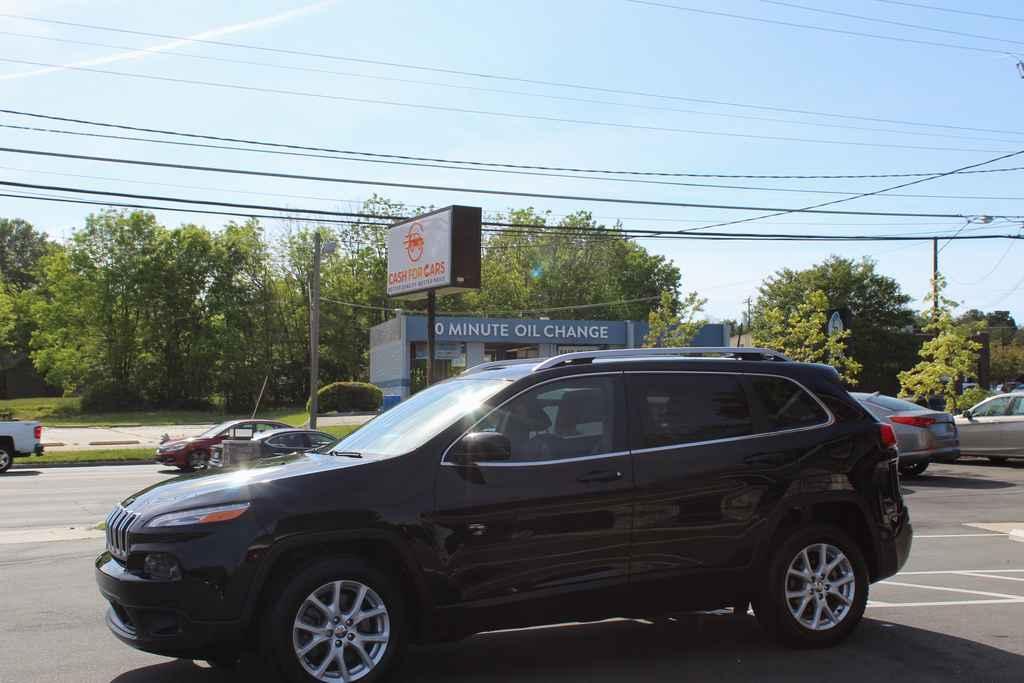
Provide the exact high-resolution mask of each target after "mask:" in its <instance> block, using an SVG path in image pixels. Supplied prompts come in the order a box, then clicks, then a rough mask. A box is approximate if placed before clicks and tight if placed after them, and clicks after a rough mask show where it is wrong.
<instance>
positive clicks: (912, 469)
mask: <svg viewBox="0 0 1024 683" xmlns="http://www.w3.org/2000/svg"><path fill="white" fill-rule="evenodd" d="M926 469H928V461H927V460H926V461H924V462H915V463H914V464H913V465H905V466H903V467H901V468H900V474H902V475H903V476H904V477H919V476H921V475H922V474H924V471H925V470H926Z"/></svg>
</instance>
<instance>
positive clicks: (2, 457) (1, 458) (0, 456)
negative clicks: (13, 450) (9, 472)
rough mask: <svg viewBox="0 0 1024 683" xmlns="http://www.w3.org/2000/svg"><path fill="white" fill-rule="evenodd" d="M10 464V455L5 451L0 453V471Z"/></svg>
mask: <svg viewBox="0 0 1024 683" xmlns="http://www.w3.org/2000/svg"><path fill="white" fill-rule="evenodd" d="M10 464H11V455H10V453H8V452H7V451H0V470H2V469H4V468H6V467H7V466H8V465H10Z"/></svg>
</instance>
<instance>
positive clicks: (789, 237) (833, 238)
mask: <svg viewBox="0 0 1024 683" xmlns="http://www.w3.org/2000/svg"><path fill="white" fill-rule="evenodd" d="M0 197H11V198H16V199H32V200H36V201H48V202H61V203H67V204H85V205H99V206H108V207H119V208H131V209H146V210H155V211H178V212H182V213H197V214H211V215H226V216H237V217H243V218H268V219H272V220H306V219H305V218H304V217H302V216H278V215H267V214H257V213H251V212H245V213H242V212H230V211H219V210H212V209H210V210H207V209H202V210H200V209H183V208H179V207H173V206H155V205H147V204H139V203H117V202H108V201H92V200H86V199H70V198H58V197H45V196H33V195H26V194H20V195H19V194H13V193H0ZM200 203H201V202H200ZM339 215H345V214H341V213H339ZM367 215H368V216H369V217H371V218H373V219H377V220H380V218H381V217H379V216H375V215H372V214H367ZM407 218H408V217H406V218H404V219H403V220H407ZM315 222H317V223H324V224H337V225H351V226H368V227H381V228H388V227H391V226H392V225H393V223H381V222H376V223H375V222H369V221H367V220H355V219H348V220H341V219H335V218H316V220H315ZM484 225H490V226H502V225H514V224H503V223H492V222H487V223H485V224H484ZM482 230H483V231H484V232H490V233H505V234H522V235H530V234H534V235H546V236H571V237H577V238H579V237H585V236H587V235H593V234H598V235H604V236H606V237H608V238H610V239H618V238H621V239H625V238H627V237H635V238H638V239H647V238H651V239H683V240H707V241H744V242H745V241H769V242H910V241H917V242H921V241H930V240H934V239H946V237H947V236H946V235H808V234H794V233H711V232H704V233H687V232H679V231H667V230H662V231H654V230H637V229H633V230H618V229H604V228H582V227H569V226H550V227H548V226H543V225H532V226H525V227H524V228H522V229H515V228H508V227H505V228H488V227H484V228H482ZM634 233H635V234H634ZM952 239H954V240H968V241H975V240H993V239H1010V240H1021V239H1024V235H958V236H955V237H953V238H952Z"/></svg>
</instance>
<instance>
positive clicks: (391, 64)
mask: <svg viewBox="0 0 1024 683" xmlns="http://www.w3.org/2000/svg"><path fill="white" fill-rule="evenodd" d="M0 17H7V18H10V19H21V20H23V21H31V22H36V23H43V24H53V25H58V26H71V27H75V28H86V29H90V30H95V31H107V32H111V33H122V34H128V35H136V36H146V37H150V38H168V39H171V40H186V41H188V42H190V43H196V44H203V45H219V46H222V47H231V48H238V49H244V50H255V51H260V52H269V53H273V54H287V55H294V56H302V57H315V58H319V59H328V60H334V61H341V62H353V63H358V64H372V65H376V66H386V67H391V68H398V69H411V70H414V71H426V72H433V73H442V74H449V75H458V76H468V77H472V78H482V79H488V80H499V81H508V82H514V83H526V84H531V85H544V86H552V87H558V88H572V89H575V90H586V91H591V92H603V93H610V94H616V95H632V96H636V97H649V98H655V99H663V100H675V101H680V102H694V103H699V104H713V105H719V106H725V107H737V108H743V109H756V110H761V111H775V112H786V113H790V114H806V115H811V116H822V117H826V118H838V119H847V120H853V121H874V122H878V123H895V124H901V125H908V126H918V127H926V128H944V129H948V130H965V131H973V132H979V133H1008V134H1011V135H1024V132H1022V131H1007V130H1000V129H993V128H976V127H970V126H956V125H951V124H938V123H925V122H920V121H906V120H900V119H886V118H880V117H874V116H858V115H854V114H841V113H836V112H823V111H815V110H809V109H797V108H788V107H778V106H771V105H758V104H749V103H745V102H730V101H726V100H717V99H710V98H698V97H684V96H681V95H669V94H665V93H655V92H645V91H640V90H626V89H620V88H608V87H601V86H595V85H586V84H581V83H569V82H563V81H548V80H542V79H534V78H522V77H517V76H508V75H503V74H493V73H485V72H478V71H461V70H458V69H445V68H440V67H430V66H424V65H421V64H403V63H400V62H389V61H383V60H377V59H361V58H358V57H345V56H342V55H335V54H327V53H323V52H310V51H304V50H292V49H286V48H276V47H266V46H263V45H252V44H246V43H235V42H228V41H222V40H203V39H196V38H191V37H186V36H175V35H170V34H166V33H153V32H147V31H135V30H131V29H123V28H117V27H112V26H100V25H97V24H84V23H79V22H71V21H61V20H57V19H44V18H41V17H31V16H27V15H23V14H13V13H0Z"/></svg>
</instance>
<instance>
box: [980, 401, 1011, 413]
mask: <svg viewBox="0 0 1024 683" xmlns="http://www.w3.org/2000/svg"><path fill="white" fill-rule="evenodd" d="M1009 405H1010V399H1009V398H994V399H992V400H991V401H989V402H988V403H983V404H981V405H980V406H978V408H977V410H975V411H974V412H973V415H974V417H999V416H1001V415H1006V409H1007V407H1009Z"/></svg>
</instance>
